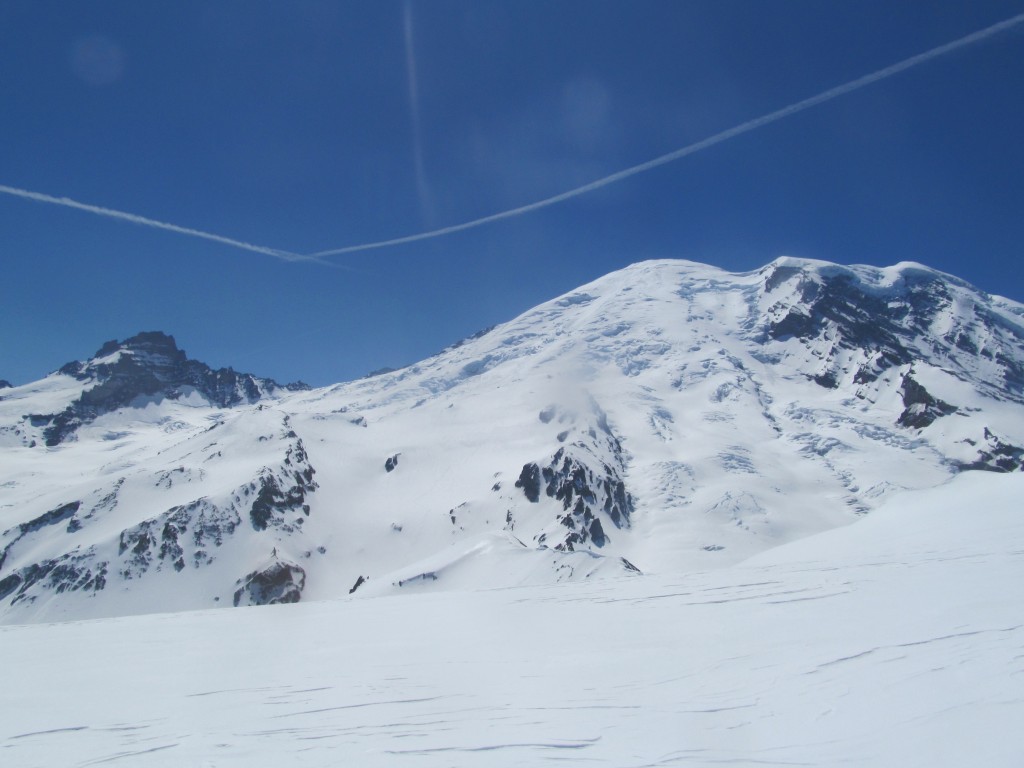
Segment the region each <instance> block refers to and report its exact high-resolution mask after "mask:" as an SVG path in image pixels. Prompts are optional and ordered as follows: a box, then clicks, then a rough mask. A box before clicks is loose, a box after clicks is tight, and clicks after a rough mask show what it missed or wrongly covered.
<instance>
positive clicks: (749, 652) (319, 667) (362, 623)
mask: <svg viewBox="0 0 1024 768" xmlns="http://www.w3.org/2000/svg"><path fill="white" fill-rule="evenodd" d="M1022 495H1024V475H1021V474H1019V473H1018V474H1013V475H1001V476H993V475H990V474H985V473H968V474H965V475H961V476H959V477H957V478H956V479H955V480H953V481H952V482H950V483H948V484H946V485H943V486H941V487H940V488H936V489H930V490H925V491H913V492H905V493H900V494H894V495H893V496H892V497H891V498H889V499H888V500H887V501H886V502H885V503H883V504H882V505H880V506H879V508H877V509H876V510H875V511H874V512H872V513H871V514H870V515H869V516H866V517H864V518H862V519H860V520H859V521H857V522H856V523H854V524H853V525H850V526H846V527H843V528H840V529H836V530H833V531H829V532H826V533H822V534H819V535H817V536H813V537H810V538H805V539H803V540H801V541H798V542H795V543H791V544H788V545H785V546H781V547H778V548H775V549H772V550H770V551H768V552H766V553H763V554H761V555H758V556H757V557H755V558H753V559H751V560H748V561H746V562H743V563H739V564H736V565H733V566H729V567H725V568H719V569H716V570H711V571H695V572H691V573H687V574H674V575H656V576H650V575H644V576H638V577H634V578H607V579H601V580H597V581H584V582H577V583H562V584H546V585H536V586H528V587H514V588H507V589H497V590H493V589H492V590H454V591H444V592H436V593H432V594H411V595H403V594H399V595H391V596H388V597H380V598H375V599H359V598H356V597H346V598H342V599H339V600H325V601H319V602H309V603H306V602H303V603H299V604H295V605H275V606H266V607H255V608H239V609H237V610H234V611H222V610H205V611H195V612H184V613H173V614H151V615H145V616H130V617H121V618H113V619H103V620H88V621H76V622H65V623H60V624H51V625H47V624H29V625H21V626H6V627H0V653H2V657H3V659H4V688H5V690H6V694H5V697H4V701H5V705H4V707H3V717H2V719H0V761H2V762H3V764H4V765H10V766H51V765H65V766H90V765H107V764H110V765H144V766H180V765H190V766H234V765H238V766H242V765H244V766H279V765H308V766H314V765H315V766H329V765H330V766H333V765H360V766H425V767H428V768H429V767H432V766H512V765H548V764H558V763H563V762H565V761H569V762H571V763H579V764H581V765H594V766H621V767H623V768H625V767H626V766H670V765H679V766H682V765H693V766H711V765H723V764H726V765H736V766H759V765H814V766H839V765H850V766H880V767H881V766H886V767H888V766H901V768H909V767H913V766H920V767H921V768H937V767H939V766H950V768H954V767H955V768H962V766H965V765H984V766H987V767H991V768H1000V767H1003V768H1011V767H1015V766H1019V765H1020V764H1021V758H1022V755H1024V736H1022V733H1021V729H1020V723H1021V722H1022V721H1024V614H1022V613H1021V606H1022V605H1024V516H1022V515H1021V514H1020V504H1019V499H1020V498H1021V497H1022Z"/></svg>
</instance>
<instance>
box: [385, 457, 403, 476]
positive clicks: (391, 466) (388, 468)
mask: <svg viewBox="0 0 1024 768" xmlns="http://www.w3.org/2000/svg"><path fill="white" fill-rule="evenodd" d="M400 455H401V454H399V453H396V454H395V455H394V456H388V458H387V460H386V461H385V462H384V471H385V472H394V471H395V467H397V466H398V457H399V456H400Z"/></svg>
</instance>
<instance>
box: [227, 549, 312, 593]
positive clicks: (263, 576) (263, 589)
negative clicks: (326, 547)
mask: <svg viewBox="0 0 1024 768" xmlns="http://www.w3.org/2000/svg"><path fill="white" fill-rule="evenodd" d="M236 585H237V587H238V589H236V590H235V596H234V604H235V605H236V606H240V605H276V604H279V603H297V602H299V600H300V599H301V598H302V590H303V589H304V588H305V586H306V572H305V571H304V570H303V569H302V568H301V567H300V566H298V565H296V564H295V563H292V562H290V561H288V560H284V559H282V558H281V557H279V556H278V555H277V554H276V552H275V554H274V557H273V561H272V562H271V563H270V564H269V565H267V566H266V567H264V568H261V569H259V570H256V571H253V572H252V573H249V574H247V575H245V576H244V577H242V578H241V579H239V580H238V581H237V582H236Z"/></svg>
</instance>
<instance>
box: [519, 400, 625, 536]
mask: <svg viewBox="0 0 1024 768" xmlns="http://www.w3.org/2000/svg"><path fill="white" fill-rule="evenodd" d="M590 405H591V408H592V411H593V415H594V416H595V417H596V423H595V425H594V426H592V427H590V428H589V430H587V432H586V433H585V434H586V436H587V438H589V440H584V439H581V440H580V441H577V442H575V443H573V444H572V445H569V446H563V447H561V448H559V449H558V450H557V451H555V453H554V455H553V456H552V457H551V459H550V460H549V461H548V462H547V463H546V464H544V465H543V466H541V465H540V464H538V463H534V462H531V463H528V464H525V465H524V466H523V468H522V471H521V472H520V473H519V479H518V480H517V481H516V484H515V485H516V487H517V488H520V489H521V490H522V491H523V495H524V496H526V499H527V501H529V502H531V503H537V502H538V501H540V494H541V491H543V492H544V494H545V495H546V496H548V497H549V498H552V499H555V500H556V501H559V502H561V505H562V510H563V513H562V514H561V515H559V517H558V518H557V520H558V522H559V523H560V524H561V525H562V526H563V527H564V528H565V531H564V533H563V534H562V535H561V536H560V537H559V538H560V540H559V542H558V543H556V544H555V545H554V549H558V550H562V551H567V552H572V551H574V550H575V549H576V548H577V547H580V546H583V547H589V546H594V547H597V548H601V547H603V546H604V545H605V544H607V543H608V536H607V534H606V533H605V529H604V525H603V524H602V522H601V518H602V517H603V518H605V519H606V521H610V522H611V523H612V525H614V526H615V527H616V528H628V527H629V519H630V515H632V513H633V509H634V506H633V498H632V496H631V495H630V494H629V493H628V492H627V491H626V484H625V482H623V479H622V477H623V474H624V472H625V462H624V460H623V457H622V446H621V444H620V443H619V441H618V439H617V438H616V437H615V436H614V434H612V431H611V428H610V427H609V425H608V420H607V418H606V416H605V414H604V412H603V411H601V409H600V408H599V407H598V406H597V404H596V403H591V404H590ZM542 413H544V414H546V415H547V416H548V418H547V419H546V420H545V419H544V418H542V419H541V421H543V422H544V423H548V422H550V421H551V420H552V419H553V418H554V417H555V413H554V410H553V409H545V411H543V412H542ZM559 442H561V440H560V441H559ZM594 448H598V449H603V451H601V452H602V453H607V455H609V456H611V461H600V460H598V459H597V453H595V452H594V450H593V449H594ZM595 467H596V468H595ZM509 514H510V515H511V512H510V513H509ZM506 522H507V523H508V525H509V527H511V526H512V525H513V524H514V521H513V520H511V519H508V520H507V521H506ZM542 536H543V535H542ZM542 540H543V539H542V538H538V541H542Z"/></svg>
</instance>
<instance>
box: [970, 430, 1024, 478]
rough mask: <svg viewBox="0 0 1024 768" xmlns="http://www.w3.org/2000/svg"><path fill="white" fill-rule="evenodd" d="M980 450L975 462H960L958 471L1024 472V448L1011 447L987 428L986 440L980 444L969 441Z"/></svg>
mask: <svg viewBox="0 0 1024 768" xmlns="http://www.w3.org/2000/svg"><path fill="white" fill-rule="evenodd" d="M968 442H970V444H971V445H974V446H976V447H977V449H978V457H977V458H976V459H975V460H974V461H970V462H960V463H958V464H957V469H960V470H967V469H980V470H984V471H986V472H1018V471H1021V470H1024V448H1021V447H1019V446H1016V445H1011V444H1010V443H1007V442H1005V441H1004V440H1002V439H1001V438H999V437H997V436H996V435H995V434H993V433H992V431H991V430H990V429H988V427H986V428H985V434H984V440H983V442H981V443H980V444H979V443H977V442H976V441H973V440H971V441H968Z"/></svg>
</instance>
